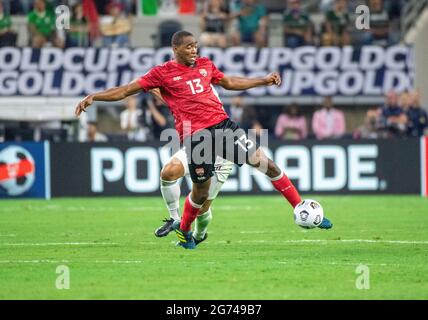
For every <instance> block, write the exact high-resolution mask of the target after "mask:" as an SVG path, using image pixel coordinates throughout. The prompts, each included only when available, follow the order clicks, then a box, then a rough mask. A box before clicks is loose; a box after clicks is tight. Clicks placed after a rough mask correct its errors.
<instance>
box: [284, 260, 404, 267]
mask: <svg viewBox="0 0 428 320" xmlns="http://www.w3.org/2000/svg"><path fill="white" fill-rule="evenodd" d="M277 263H278V264H285V265H287V264H289V265H296V263H292V262H288V261H278V262H277ZM305 264H306V265H307V264H312V265H331V266H354V267H355V266H358V265H359V264H361V262H335V261H332V262H314V263H312V262H311V263H309V262H305ZM364 265H367V266H381V267H386V266H396V267H399V266H402V264H398V263H364Z"/></svg>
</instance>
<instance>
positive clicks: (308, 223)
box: [294, 199, 324, 229]
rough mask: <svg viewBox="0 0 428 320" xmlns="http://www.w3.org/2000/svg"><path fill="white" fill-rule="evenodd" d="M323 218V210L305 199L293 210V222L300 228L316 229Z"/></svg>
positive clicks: (317, 204)
mask: <svg viewBox="0 0 428 320" xmlns="http://www.w3.org/2000/svg"><path fill="white" fill-rule="evenodd" d="M323 218H324V210H323V209H322V206H321V205H320V204H319V202H317V201H315V200H312V199H306V200H303V201H302V202H300V203H299V204H298V205H297V206H296V207H295V208H294V222H296V224H297V225H299V226H300V227H302V228H305V229H312V228H316V227H318V226H319V225H320V224H321V222H322V220H323Z"/></svg>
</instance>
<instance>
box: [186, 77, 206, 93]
mask: <svg viewBox="0 0 428 320" xmlns="http://www.w3.org/2000/svg"><path fill="white" fill-rule="evenodd" d="M186 84H187V85H189V87H190V90H192V94H197V93H201V92H202V91H204V87H203V86H202V84H201V79H194V80H189V81H186Z"/></svg>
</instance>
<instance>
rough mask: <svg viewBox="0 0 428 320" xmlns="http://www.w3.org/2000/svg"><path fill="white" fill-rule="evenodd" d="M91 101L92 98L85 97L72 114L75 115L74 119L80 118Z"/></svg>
mask: <svg viewBox="0 0 428 320" xmlns="http://www.w3.org/2000/svg"><path fill="white" fill-rule="evenodd" d="M93 101H94V98H93V97H92V96H91V95H89V96H86V97H85V99H83V100H82V101H80V102H79V104H78V105H77V107H76V109H75V110H74V114H75V115H76V117H78V116H80V114H81V113H82V112H86V108H87V107H89V106H90V105H91V104H92V102H93Z"/></svg>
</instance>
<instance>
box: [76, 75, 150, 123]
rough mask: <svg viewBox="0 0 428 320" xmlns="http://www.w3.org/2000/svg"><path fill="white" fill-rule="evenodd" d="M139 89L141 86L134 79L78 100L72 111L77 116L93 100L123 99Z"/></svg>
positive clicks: (140, 89)
mask: <svg viewBox="0 0 428 320" xmlns="http://www.w3.org/2000/svg"><path fill="white" fill-rule="evenodd" d="M140 91H142V88H141V86H140V85H139V84H138V82H137V81H136V80H134V81H132V82H130V83H128V84H126V85H123V86H120V87H115V88H111V89H107V90H105V91H101V92H98V93H95V94H90V95H88V96H86V97H85V98H84V99H83V100H81V101H80V102H79V104H78V105H77V106H76V109H75V111H74V113H75V115H76V117H78V116H80V114H81V113H82V112H84V111H86V108H87V107H89V106H90V105H91V104H92V103H93V102H94V101H118V100H122V99H125V98H126V97H128V96H131V95H133V94H136V93H138V92H140Z"/></svg>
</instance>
